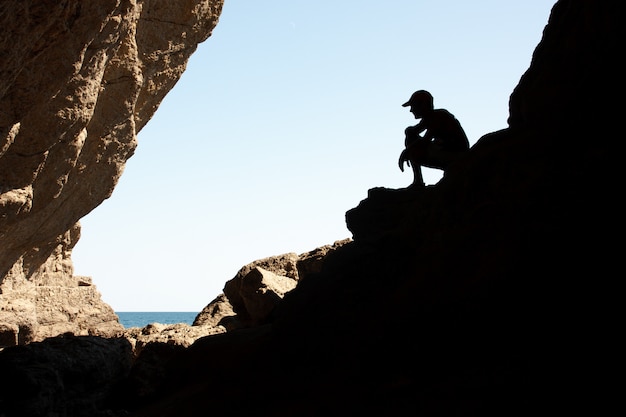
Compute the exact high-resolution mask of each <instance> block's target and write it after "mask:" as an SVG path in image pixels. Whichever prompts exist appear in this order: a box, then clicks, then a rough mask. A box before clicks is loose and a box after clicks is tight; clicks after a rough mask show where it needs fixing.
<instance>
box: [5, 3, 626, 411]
mask: <svg viewBox="0 0 626 417" xmlns="http://www.w3.org/2000/svg"><path fill="white" fill-rule="evenodd" d="M621 9H622V7H621V5H620V4H619V2H610V1H596V0H559V1H558V2H556V4H555V5H554V8H553V10H552V13H551V16H550V20H549V23H548V25H547V26H546V28H545V30H544V33H543V37H542V40H541V42H540V43H539V45H538V46H537V48H536V50H535V52H534V54H533V58H532V62H531V63H530V67H529V69H528V70H527V71H526V72H525V73H524V74H523V75H521V79H520V82H519V84H518V86H517V87H516V88H515V90H514V91H513V92H512V94H511V98H510V117H509V127H508V128H506V129H504V130H502V131H498V132H489V133H487V132H486V134H485V135H484V136H483V137H482V138H481V139H480V140H479V141H478V142H477V143H476V144H475V145H474V146H473V147H472V149H471V150H470V152H469V154H468V155H467V157H465V158H464V159H463V160H460V161H459V162H458V163H456V164H455V165H454V166H452V167H450V169H449V170H448V171H447V172H446V173H445V175H444V177H443V179H442V180H441V181H440V182H439V183H438V184H436V185H434V186H430V187H427V188H426V189H425V190H421V191H417V192H413V191H409V190H390V189H385V188H377V187H373V188H372V189H371V190H369V192H368V195H367V198H365V199H364V200H363V201H361V202H360V203H358V204H357V205H356V207H354V208H353V209H352V210H350V211H348V212H347V213H346V223H347V225H348V228H349V229H350V231H351V232H352V234H353V239H352V240H350V241H347V242H341V244H338V245H335V246H333V247H332V250H328V251H324V252H323V254H322V256H320V257H319V258H317V259H315V262H314V263H312V264H308V263H306V262H303V263H300V262H298V260H299V259H300V258H297V257H296V258H297V259H296V258H294V257H293V256H290V255H286V256H281V257H278V258H276V259H271V260H263V261H261V262H259V263H255V264H251V265H250V266H247V267H245V268H243V269H242V271H240V273H239V274H238V275H237V276H236V277H235V278H234V280H232V281H229V283H228V284H227V285H226V287H225V291H226V292H227V294H226V296H227V297H230V298H232V303H230V307H232V308H233V313H234V314H235V315H237V316H240V317H239V319H240V320H237V321H236V323H237V324H238V325H237V326H234V327H233V328H232V329H230V330H229V331H228V332H225V333H221V334H217V335H211V336H208V337H204V338H201V339H199V340H197V341H196V342H195V343H193V344H191V345H190V346H189V347H184V346H180V345H172V344H165V343H153V344H150V345H146V346H145V347H144V348H143V350H142V352H141V353H140V355H139V357H137V358H136V359H133V360H130V359H128V360H125V358H129V357H130V356H129V355H130V352H131V348H130V346H129V344H128V342H126V343H122V342H123V341H122V342H120V339H106V338H97V337H93V336H92V337H88V336H85V337H78V338H71V337H65V338H51V339H48V340H47V341H45V342H42V343H31V344H29V345H27V346H18V347H13V348H7V349H5V350H4V351H3V352H1V353H0V369H1V370H2V375H3V378H2V379H0V412H2V411H4V412H5V414H6V415H7V416H13V415H20V416H26V415H28V416H31V415H32V416H35V415H59V414H61V415H62V414H63V413H65V414H67V415H74V416H82V415H90V416H97V415H102V416H104V415H107V416H111V415H120V416H121V415H129V414H130V415H132V416H135V417H143V416H160V417H168V416H177V417H181V416H198V415H212V414H215V415H218V414H219V415H233V416H241V415H247V414H254V415H257V416H277V417H278V416H325V417H326V416H341V417H345V416H356V415H365V414H367V415H383V416H421V415H423V416H492V415H493V416H520V417H521V416H528V415H569V414H574V413H576V414H586V415H608V414H610V411H609V410H611V409H612V408H613V407H614V406H615V405H616V403H617V401H618V400H620V399H621V397H620V396H618V394H617V392H618V390H617V389H616V388H617V385H615V382H614V379H613V378H611V376H612V375H614V373H615V371H614V369H615V367H616V364H617V363H619V358H620V357H621V355H618V352H617V348H616V346H619V345H618V344H617V343H616V341H615V340H613V339H614V338H613V337H612V335H614V334H617V333H618V331H619V327H618V317H620V316H619V315H618V314H617V312H616V310H617V309H616V308H615V307H616V306H617V305H619V302H620V301H619V300H615V298H617V297H616V296H617V295H618V294H620V292H619V291H618V289H617V285H616V283H615V281H617V280H616V278H615V276H616V274H617V272H616V271H619V270H620V266H621V265H619V260H620V257H619V256H618V253H617V244H616V242H618V241H619V235H618V231H619V230H618V227H619V224H620V221H619V218H620V217H619V216H620V215H621V213H622V204H621V197H620V196H619V195H618V193H617V191H618V190H619V189H620V183H619V180H620V179H621V177H620V176H619V175H618V168H619V166H620V163H619V162H618V155H619V154H620V152H619V150H618V140H619V139H621V138H620V137H619V136H618V135H617V134H616V132H619V130H618V127H619V125H620V124H621V122H620V120H621V115H618V113H617V109H618V106H615V105H614V104H613V102H612V101H605V100H606V97H607V96H609V97H612V96H613V95H614V94H608V93H611V92H618V93H619V91H621V87H622V77H623V75H622V74H623V73H624V72H623V64H622V63H621V61H622V60H621V57H620V56H619V54H618V51H619V50H621V43H622V42H623V41H622V40H623V39H624V36H623V35H624V33H623V32H624V29H623V25H622V22H621V20H622V14H621ZM268 271H269V272H270V273H267V272H268ZM284 277H288V278H295V277H297V285H295V287H294V288H293V289H291V290H288V291H286V293H285V294H284V298H282V300H280V301H277V302H275V304H274V306H273V308H271V309H269V310H268V309H267V304H266V303H265V302H266V301H268V300H267V299H266V300H264V301H265V302H264V303H258V302H256V301H258V300H253V299H251V293H252V291H250V287H249V285H252V286H254V285H256V286H258V287H259V288H260V287H263V288H264V289H272V291H267V293H268V294H269V295H270V296H269V297H268V298H269V300H270V301H271V300H274V301H276V298H277V297H275V295H282V294H283V293H284V292H285V288H286V287H285V282H286V281H285V280H284V279H283V278H284ZM291 284H293V283H291ZM278 298H280V297H278ZM223 301H224V300H223V299H221V300H216V303H215V304H213V305H212V307H214V308H210V307H211V306H208V307H207V309H205V311H204V312H203V313H204V315H203V316H202V317H199V319H198V320H201V321H211V320H214V317H213V316H212V314H213V312H215V311H216V310H218V306H219V303H221V302H223ZM257 307H260V308H257ZM226 310H228V309H226ZM253 312H256V313H258V314H256V313H255V314H253ZM229 314H230V312H228V314H227V315H229ZM232 322H235V321H233V320H231V323H232ZM75 350H79V351H80V352H81V353H82V356H81V358H82V359H83V361H81V362H71V361H66V362H64V361H61V360H55V359H58V358H60V357H63V352H74V351H75ZM87 352H92V354H91V355H87ZM619 353H621V352H619ZM94 364H99V366H100V367H101V369H102V373H103V374H104V375H105V376H106V378H104V377H102V376H101V375H97V378H95V377H94V378H87V377H86V375H87V374H88V373H89V372H90V370H92V369H94V368H95V366H94ZM60 398H62V400H61V399H60ZM86 398H88V399H89V402H87V401H86ZM54 399H59V400H54ZM86 403H88V404H89V406H87V405H86ZM25 405H28V407H26V406H25ZM45 412H48V413H49V414H45ZM52 413H56V414H52Z"/></svg>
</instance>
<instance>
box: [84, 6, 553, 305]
mask: <svg viewBox="0 0 626 417" xmlns="http://www.w3.org/2000/svg"><path fill="white" fill-rule="evenodd" d="M554 3H555V1H548V0H526V1H502V0H491V1H486V0H474V1H466V0H454V1H452V0H448V1H444V0H437V1H434V0H430V1H426V0H422V1H418V0H392V1H389V2H381V1H374V0H341V1H337V0H317V1H310V0H309V1H304V0H269V1H264V2H260V1H257V0H226V1H225V5H224V9H223V13H222V16H221V18H220V20H219V23H218V25H217V27H216V29H215V30H214V32H213V36H211V37H210V38H209V39H208V40H207V41H206V42H204V43H202V44H200V45H199V47H198V50H197V51H196V52H195V54H194V55H192V57H191V60H190V61H189V64H188V67H187V71H186V72H185V73H184V74H183V76H182V78H181V80H180V81H179V82H178V84H177V85H176V86H175V87H174V89H173V90H172V91H171V92H170V93H169V94H168V95H167V96H166V98H165V100H164V101H163V103H162V104H161V106H160V108H159V110H158V111H157V112H156V114H155V116H154V117H153V118H152V120H151V121H150V122H149V123H148V125H147V126H146V127H145V128H144V129H143V130H142V131H141V132H140V133H139V135H138V138H139V146H138V148H137V150H136V152H135V155H134V156H133V157H132V158H131V159H130V160H129V161H128V164H127V166H126V169H125V171H124V174H123V175H122V178H121V180H120V182H119V184H118V186H117V187H116V189H115V191H114V192H113V195H112V197H111V198H109V199H108V200H106V201H105V202H104V203H102V204H101V205H100V206H99V207H97V208H96V209H95V210H94V211H92V212H91V213H90V214H89V215H88V216H86V217H85V218H83V219H82V220H81V224H82V237H81V240H80V241H79V243H78V244H77V245H76V247H75V249H74V252H73V256H72V257H73V260H74V266H75V273H76V274H77V275H89V276H92V277H93V280H94V283H95V284H96V285H97V287H98V289H99V291H100V292H101V294H102V298H103V300H104V301H105V302H107V303H108V304H110V305H111V306H112V307H113V308H114V309H115V310H116V311H200V310H201V309H202V308H203V307H204V306H205V305H207V304H208V303H209V302H210V301H212V300H213V299H214V298H215V297H216V296H217V295H218V294H220V293H221V292H222V288H223V287H224V283H225V282H226V281H228V280H229V279H231V278H232V277H233V276H234V275H235V274H236V273H237V271H238V270H239V268H241V267H242V266H244V265H245V264H247V263H250V262H252V261H254V260H257V259H261V258H265V257H268V256H274V255H279V254H283V253H286V252H296V253H303V252H307V251H310V250H313V249H315V248H317V247H319V246H323V245H326V244H331V243H333V242H334V241H336V240H339V239H344V238H347V237H351V234H350V232H349V230H348V229H347V228H346V225H345V212H346V211H348V210H349V209H351V208H353V207H356V206H357V205H358V204H359V202H360V201H361V200H363V199H364V198H366V196H367V190H368V189H370V188H374V187H379V186H384V187H389V188H402V187H405V186H407V185H409V184H410V183H411V181H412V173H411V172H410V169H409V170H405V172H404V173H403V172H401V171H400V170H399V169H398V165H397V161H398V156H399V154H400V152H401V150H402V147H403V141H404V134H403V132H404V128H405V127H406V126H408V125H412V124H415V123H416V120H415V119H413V116H412V115H411V114H410V113H409V111H408V109H406V108H403V107H402V106H401V104H402V103H404V102H405V101H406V100H407V99H408V98H409V96H410V95H411V93H412V92H413V91H415V90H418V89H426V90H429V91H430V92H431V93H432V94H433V96H434V98H435V107H439V108H446V109H448V110H449V111H451V112H452V113H453V114H454V115H455V116H456V117H457V118H458V119H459V120H460V122H461V124H462V125H463V126H464V128H465V130H466V133H467V135H468V137H469V138H470V143H471V144H473V143H475V142H476V140H478V139H479V138H480V137H481V136H482V135H484V134H486V133H488V132H492V131H495V130H498V129H502V128H505V127H506V126H507V124H506V120H507V117H508V100H509V96H510V94H511V92H512V90H513V88H514V87H515V86H516V85H517V83H518V81H519V79H520V77H521V75H522V74H523V73H524V71H526V69H527V68H528V66H529V65H530V61H531V56H532V52H533V50H534V48H535V46H536V45H537V43H538V42H539V41H540V39H541V35H542V31H543V29H544V27H545V25H546V23H547V21H548V17H549V13H550V10H551V8H552V6H553V4H554ZM440 178H441V173H440V172H439V171H436V170H430V171H428V172H426V174H425V180H426V182H427V183H430V184H432V183H436V182H437V181H438V180H439V179H440Z"/></svg>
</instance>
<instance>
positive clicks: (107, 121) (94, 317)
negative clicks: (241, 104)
mask: <svg viewBox="0 0 626 417" xmlns="http://www.w3.org/2000/svg"><path fill="white" fill-rule="evenodd" d="M222 3H223V2H222V0H182V1H176V2H170V1H166V0H145V1H143V0H69V1H51V0H37V1H30V0H29V1H22V0H9V1H3V2H2V3H0V26H1V27H2V31H0V57H1V61H0V345H2V346H7V345H13V344H17V343H20V344H23V343H27V342H29V341H34V340H42V339H43V338H45V337H47V336H54V335H59V334H62V333H65V332H72V333H74V334H105V335H112V334H115V333H116V332H119V331H120V330H121V329H122V327H121V325H119V323H118V321H117V316H116V315H115V313H114V312H113V310H112V309H111V308H110V307H109V306H108V305H106V304H105V303H103V302H102V301H101V299H100V294H99V293H98V291H97V290H96V288H95V286H94V285H93V284H92V282H91V280H90V279H89V278H85V277H75V276H73V267H72V262H71V251H72V248H73V246H74V245H75V244H76V242H77V240H78V238H79V235H80V225H79V219H80V218H81V217H83V216H85V215H86V214H87V213H89V212H90V211H91V210H93V209H94V208H95V207H97V206H98V205H99V204H100V203H101V202H102V201H103V200H105V199H106V198H108V197H109V196H110V195H111V193H112V192H113V189H114V187H115V185H116V183H117V181H118V179H119V177H120V175H121V174H122V171H123V169H124V165H125V163H126V161H127V159H128V158H130V157H131V156H132V154H133V152H134V149H135V147H136V140H137V133H138V132H139V131H140V130H141V129H142V128H143V126H144V125H145V124H146V123H147V122H148V121H149V120H150V118H151V117H152V115H153V114H154V112H155V111H156V109H157V108H158V106H159V103H160V102H161V100H162V99H163V97H164V96H165V95H166V94H167V93H168V91H170V89H171V88H172V87H173V86H174V85H175V84H176V82H177V80H178V79H179V77H180V76H181V74H182V73H183V71H184V70H185V66H186V63H187V60H188V59H189V56H190V55H191V54H192V53H193V52H194V51H195V50H196V48H197V46H198V44H199V43H200V42H203V41H204V40H206V39H207V38H208V37H209V36H210V34H211V31H212V30H213V28H214V27H215V25H216V23H217V19H218V17H219V14H220V11H221V7H222Z"/></svg>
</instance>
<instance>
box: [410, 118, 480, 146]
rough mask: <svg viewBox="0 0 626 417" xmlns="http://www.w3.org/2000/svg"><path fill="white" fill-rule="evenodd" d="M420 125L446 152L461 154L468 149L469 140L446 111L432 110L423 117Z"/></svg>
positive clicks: (457, 122)
mask: <svg viewBox="0 0 626 417" xmlns="http://www.w3.org/2000/svg"><path fill="white" fill-rule="evenodd" d="M420 125H421V126H423V127H424V128H426V132H427V135H428V136H430V137H432V138H433V140H434V142H435V143H436V144H438V145H439V146H441V148H442V149H443V150H445V151H447V152H463V151H466V150H468V149H469V140H468V139H467V135H466V134H465V131H464V130H463V127H462V126H461V123H459V121H458V120H457V119H456V117H454V115H453V114H452V113H450V112H449V111H448V110H445V109H435V110H432V111H431V112H429V113H428V114H425V115H424V117H423V118H422V121H421V122H420Z"/></svg>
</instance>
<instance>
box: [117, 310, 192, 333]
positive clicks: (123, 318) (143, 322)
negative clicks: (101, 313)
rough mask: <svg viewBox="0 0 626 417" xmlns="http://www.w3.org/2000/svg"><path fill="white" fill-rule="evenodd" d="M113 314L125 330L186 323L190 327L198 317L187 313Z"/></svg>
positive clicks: (146, 312)
mask: <svg viewBox="0 0 626 417" xmlns="http://www.w3.org/2000/svg"><path fill="white" fill-rule="evenodd" d="M115 314H117V316H118V317H119V318H120V323H121V324H122V325H123V326H124V327H125V328H127V329H128V328H130V327H145V326H147V325H148V324H151V323H161V324H176V323H186V324H189V325H191V324H192V323H193V321H194V320H195V318H196V316H197V315H198V313H197V312H187V311H183V312H181V311H141V312H137V311H116V312H115Z"/></svg>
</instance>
